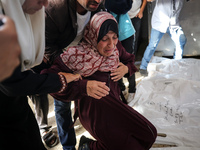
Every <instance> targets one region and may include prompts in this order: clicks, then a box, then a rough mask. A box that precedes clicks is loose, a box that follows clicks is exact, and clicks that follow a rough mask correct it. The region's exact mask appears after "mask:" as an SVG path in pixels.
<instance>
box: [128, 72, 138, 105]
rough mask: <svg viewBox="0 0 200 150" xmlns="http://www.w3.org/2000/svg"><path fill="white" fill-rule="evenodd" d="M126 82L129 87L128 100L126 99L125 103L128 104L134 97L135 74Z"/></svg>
mask: <svg viewBox="0 0 200 150" xmlns="http://www.w3.org/2000/svg"><path fill="white" fill-rule="evenodd" d="M128 82H129V86H128V88H129V89H128V93H129V95H128V98H127V103H130V102H131V101H132V100H133V99H134V97H135V91H136V82H135V74H133V75H132V76H130V77H128Z"/></svg>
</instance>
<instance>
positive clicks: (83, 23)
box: [64, 11, 91, 50]
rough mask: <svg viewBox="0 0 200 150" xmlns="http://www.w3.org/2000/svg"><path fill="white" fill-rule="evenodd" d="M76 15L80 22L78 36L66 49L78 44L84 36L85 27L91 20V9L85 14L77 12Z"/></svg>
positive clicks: (78, 22)
mask: <svg viewBox="0 0 200 150" xmlns="http://www.w3.org/2000/svg"><path fill="white" fill-rule="evenodd" d="M76 16H77V24H78V30H77V35H76V38H75V39H74V40H73V41H72V42H71V43H70V44H69V45H68V46H67V47H66V48H65V49H67V48H68V47H70V46H76V45H78V43H79V42H80V40H81V39H82V37H83V31H84V29H85V26H86V25H87V23H88V22H89V20H90V17H91V11H88V12H87V13H86V14H84V15H80V14H78V13H76ZM65 49H64V50H65Z"/></svg>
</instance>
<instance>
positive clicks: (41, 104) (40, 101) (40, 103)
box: [29, 94, 49, 132]
mask: <svg viewBox="0 0 200 150" xmlns="http://www.w3.org/2000/svg"><path fill="white" fill-rule="evenodd" d="M29 97H30V99H31V100H32V102H33V105H34V109H35V117H36V120H37V123H38V125H39V128H40V130H41V132H42V131H44V130H45V128H48V120H47V116H48V112H49V101H48V97H47V94H37V95H30V96H29Z"/></svg>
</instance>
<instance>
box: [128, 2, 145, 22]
mask: <svg viewBox="0 0 200 150" xmlns="http://www.w3.org/2000/svg"><path fill="white" fill-rule="evenodd" d="M141 5H142V0H133V3H132V7H131V9H130V10H129V11H128V15H129V17H130V18H131V19H132V18H134V17H135V16H136V15H137V14H138V13H139V11H140V7H141Z"/></svg>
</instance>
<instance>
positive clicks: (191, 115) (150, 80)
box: [129, 57, 200, 150]
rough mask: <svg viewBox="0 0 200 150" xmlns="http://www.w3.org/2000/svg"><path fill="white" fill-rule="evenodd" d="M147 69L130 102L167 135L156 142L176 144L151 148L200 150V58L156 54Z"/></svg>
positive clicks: (159, 130)
mask: <svg viewBox="0 0 200 150" xmlns="http://www.w3.org/2000/svg"><path fill="white" fill-rule="evenodd" d="M148 71H149V76H148V77H145V78H144V79H143V80H142V81H141V82H140V83H139V84H138V85H137V91H136V94H135V98H134V100H133V101H132V102H131V103H130V104H129V105H130V106H133V108H134V109H136V110H137V111H138V112H140V113H141V114H143V115H144V116H145V117H146V118H147V119H148V120H150V121H151V122H152V123H153V124H154V125H155V126H156V128H157V130H158V133H165V134H166V135H167V136H166V137H159V136H158V138H157V139H156V142H157V143H171V144H174V145H177V147H171V148H151V149H152V150H153V149H156V150H159V149H160V150H197V149H198V150H200V60H198V59H182V60H174V59H166V58H161V57H153V59H152V60H151V63H149V65H148Z"/></svg>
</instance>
